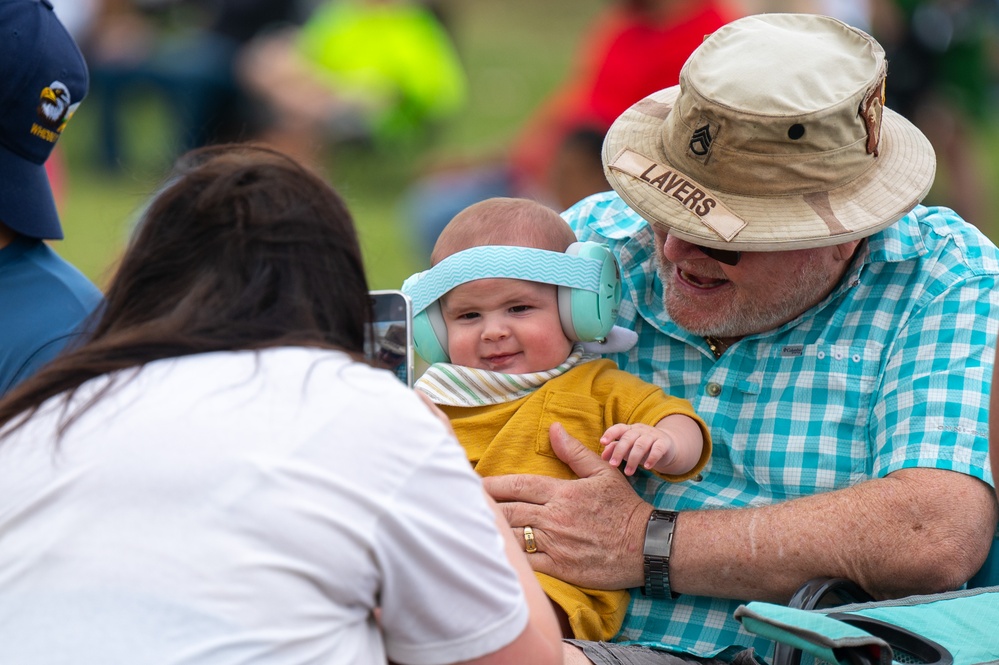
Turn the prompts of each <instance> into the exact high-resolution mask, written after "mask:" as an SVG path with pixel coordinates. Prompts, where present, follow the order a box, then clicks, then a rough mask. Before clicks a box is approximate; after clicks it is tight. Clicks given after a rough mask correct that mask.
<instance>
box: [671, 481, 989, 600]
mask: <svg viewBox="0 0 999 665" xmlns="http://www.w3.org/2000/svg"><path fill="white" fill-rule="evenodd" d="M995 522H996V502H995V498H994V496H993V495H992V491H991V489H990V488H989V487H988V486H987V485H986V484H985V483H983V482H981V481H979V480H977V479H975V478H972V477H970V476H965V475H963V474H959V473H955V472H950V471H942V470H936V469H905V470H901V471H898V472H896V473H893V474H892V475H891V476H889V477H888V478H884V479H878V480H872V481H868V482H865V483H861V484H859V485H856V486H854V487H850V488H847V489H843V490H839V491H835V492H829V493H826V494H820V495H816V496H811V497H805V498H801V499H796V500H793V501H788V502H785V503H781V504H777V505H772V506H765V507H761V508H746V509H733V510H702V511H690V512H683V513H681V514H680V518H679V519H678V520H677V524H676V529H675V533H674V540H673V548H672V552H671V558H670V581H671V585H672V589H673V591H675V592H679V593H685V594H697V595H707V596H716V597H726V598H739V599H752V600H769V601H774V602H786V601H787V600H788V599H789V598H790V596H791V594H792V593H794V591H795V590H796V589H797V588H798V587H799V586H800V585H801V584H802V583H804V582H805V581H807V580H809V579H811V578H813V577H820V576H830V577H846V578H849V579H852V580H853V581H855V582H857V583H858V584H860V585H861V586H862V587H863V588H864V589H866V590H867V591H868V592H869V593H872V594H873V595H875V596H877V597H897V596H902V595H908V594H913V593H930V592H936V591H943V590H945V589H949V588H954V587H956V586H959V585H960V584H962V583H963V582H964V581H965V580H967V578H968V577H970V576H971V575H972V574H973V573H974V572H975V571H976V570H977V568H978V567H979V566H980V565H981V563H982V561H983V560H984V558H985V555H986V553H987V552H988V548H989V546H990V545H991V543H992V529H993V527H994V525H995Z"/></svg>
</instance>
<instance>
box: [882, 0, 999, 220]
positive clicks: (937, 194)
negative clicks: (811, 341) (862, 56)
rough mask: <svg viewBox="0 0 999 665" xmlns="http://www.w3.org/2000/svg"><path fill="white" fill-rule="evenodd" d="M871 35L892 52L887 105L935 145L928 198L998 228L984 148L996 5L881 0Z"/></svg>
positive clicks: (997, 31)
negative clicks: (933, 178)
mask: <svg viewBox="0 0 999 665" xmlns="http://www.w3.org/2000/svg"><path fill="white" fill-rule="evenodd" d="M875 8H876V10H877V11H876V12H875V13H874V18H875V22H874V25H873V34H874V36H875V37H876V38H877V39H878V41H880V42H881V44H883V45H884V47H885V51H886V53H887V56H888V80H887V102H886V103H887V105H888V106H890V107H891V108H893V109H895V110H896V111H898V112H899V113H901V114H902V115H904V116H905V117H907V118H908V119H909V120H911V121H912V123H913V124H914V125H916V126H917V127H919V129H920V130H922V132H923V133H924V134H926V137H927V138H928V139H929V140H930V143H931V144H932V145H933V148H934V150H935V151H936V155H937V161H938V163H939V167H940V168H939V175H938V177H937V180H936V182H935V183H934V187H933V189H932V190H931V191H930V194H929V196H928V198H927V200H928V201H929V202H930V203H931V204H939V205H946V206H949V207H951V208H953V209H954V210H956V211H957V212H958V213H960V214H961V216H962V217H964V218H965V219H967V220H968V221H969V222H971V223H973V224H976V225H978V226H979V227H980V228H982V230H983V231H985V232H986V233H987V234H994V233H995V232H996V231H997V224H996V214H995V212H994V211H993V210H992V209H991V207H992V206H991V204H990V202H989V190H990V187H989V184H988V180H987V176H986V175H985V173H984V172H983V168H982V164H983V162H984V159H983V155H981V154H980V145H981V141H980V138H981V135H982V134H983V133H985V132H988V131H989V128H988V123H989V121H990V120H991V118H990V116H992V115H993V114H994V109H995V102H996V92H997V90H996V82H997V80H999V78H997V74H999V51H997V43H999V42H997V37H999V3H996V2H994V1H993V0H876V1H875Z"/></svg>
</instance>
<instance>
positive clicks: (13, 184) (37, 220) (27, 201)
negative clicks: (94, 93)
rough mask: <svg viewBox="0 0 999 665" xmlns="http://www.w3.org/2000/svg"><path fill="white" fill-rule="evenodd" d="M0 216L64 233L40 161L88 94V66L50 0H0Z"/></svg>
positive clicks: (48, 233)
mask: <svg viewBox="0 0 999 665" xmlns="http://www.w3.org/2000/svg"><path fill="white" fill-rule="evenodd" d="M0 71H2V72H3V76H2V77H0V222H3V223H4V224H6V225H7V226H9V227H10V228H11V229H13V230H14V231H16V232H17V233H20V234H22V235H26V236H29V237H32V238H51V239H58V238H62V227H61V226H60V225H59V216H58V214H57V213H56V206H55V200H54V199H53V197H52V188H51V186H50V185H49V179H48V175H47V174H46V173H45V166H44V164H45V160H46V159H48V157H49V154H50V153H51V152H52V149H53V148H54V147H55V144H56V141H58V140H59V137H60V136H61V135H62V130H63V128H64V127H65V126H66V122H67V121H68V120H69V119H70V117H71V116H72V115H73V112H74V111H75V110H76V107H77V105H78V104H79V103H80V100H82V99H83V97H84V96H85V95H86V94H87V83H88V75H87V65H86V63H85V62H84V60H83V55H82V54H81V53H80V49H79V48H78V47H77V45H76V42H74V41H73V38H72V37H71V36H70V34H69V33H68V32H67V31H66V28H64V27H63V25H62V23H60V22H59V19H58V18H56V15H55V13H54V12H53V10H52V5H51V4H49V2H48V0H0Z"/></svg>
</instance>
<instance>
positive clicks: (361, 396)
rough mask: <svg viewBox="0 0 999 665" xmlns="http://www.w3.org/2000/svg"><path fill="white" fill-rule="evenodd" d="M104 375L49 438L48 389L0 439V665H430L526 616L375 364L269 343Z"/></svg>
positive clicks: (444, 439)
mask: <svg viewBox="0 0 999 665" xmlns="http://www.w3.org/2000/svg"><path fill="white" fill-rule="evenodd" d="M129 376H131V378H129ZM118 378H119V380H118V382H117V384H116V385H115V386H114V387H113V388H112V390H111V391H110V392H109V393H107V394H106V395H105V396H103V397H101V398H100V399H99V400H98V401H97V402H96V403H95V404H94V405H93V406H92V407H91V408H89V409H88V410H86V411H85V412H84V413H83V415H82V416H81V417H80V418H79V420H78V421H77V422H75V423H74V424H72V425H71V426H70V427H69V429H68V430H67V432H66V434H65V436H64V437H63V438H62V439H61V440H59V441H58V442H56V441H55V428H56V426H57V424H58V423H59V421H60V419H61V418H62V417H63V415H64V413H65V412H64V410H63V404H62V400H61V399H59V398H57V399H56V400H50V401H49V402H48V403H46V405H44V406H43V409H42V411H41V412H40V413H39V414H38V415H36V416H35V417H34V418H33V419H32V420H31V421H30V422H29V423H28V425H26V426H25V427H23V428H21V429H19V430H17V431H16V432H14V433H13V435H11V436H9V437H7V438H6V439H4V440H0V663H5V664H7V663H10V664H11V665H14V664H26V665H27V664H30V665H37V664H44V665H50V664H62V663H66V664H70V663H72V664H73V665H89V664H94V665H98V664H99V665H114V664H116V663H128V664H129V665H134V664H136V663H141V664H143V665H152V664H161V663H162V664H171V665H173V664H179V663H190V664H192V665H195V664H196V665H216V664H222V663H227V664H228V663H233V664H235V663H265V664H267V665H282V664H285V663H328V664H338V665H339V664H347V663H365V664H367V663H385V661H386V654H387V656H388V658H391V659H392V660H393V661H396V662H399V663H413V664H417V663H427V664H430V663H451V662H454V661H460V660H466V659H470V658H475V657H478V656H481V655H484V654H487V653H491V652H492V651H495V650H497V649H499V648H500V647H502V646H504V645H506V644H508V643H509V642H511V641H512V640H513V639H514V638H516V637H517V636H518V635H519V634H520V633H521V631H522V630H523V629H524V627H525V626H526V624H527V616H528V613H527V606H526V604H525V600H524V597H523V593H522V590H521V588H520V585H519V583H518V581H517V577H516V574H515V573H514V571H513V569H512V568H511V567H510V566H509V564H508V562H507V561H506V558H505V556H504V554H503V545H502V541H501V538H500V536H499V534H498V533H497V532H496V527H495V522H494V518H493V515H492V513H491V511H490V510H489V508H488V507H487V505H486V503H485V500H484V498H483V495H482V489H481V484H480V480H479V479H478V477H477V476H476V475H475V474H474V472H473V471H472V470H471V468H470V467H469V465H468V462H467V460H466V458H465V454H464V452H463V451H462V449H461V448H460V447H459V446H458V444H457V442H456V441H454V439H452V438H451V437H450V436H448V434H447V433H446V431H445V428H444V427H443V425H442V424H441V423H439V422H438V421H437V420H436V419H435V418H434V417H433V416H432V415H431V414H430V413H429V412H428V411H427V409H426V408H425V407H424V406H423V404H421V403H420V402H419V400H418V399H417V397H416V396H415V394H413V393H412V392H411V391H409V390H407V389H406V388H405V387H404V386H403V385H402V384H401V383H399V382H398V381H397V380H396V379H395V378H394V377H393V376H392V375H391V374H389V373H388V372H385V371H382V370H374V369H371V368H369V367H367V366H364V365H361V364H358V363H354V362H352V361H351V360H350V359H349V358H348V357H347V356H346V355H344V354H342V353H337V352H330V351H322V350H315V349H304V348H281V349H272V350H267V351H262V352H257V353H254V352H234V353H212V354H203V355H197V356H189V357H186V358H180V359H174V360H165V361H159V362H155V363H151V364H149V365H147V366H146V367H145V368H144V369H142V370H141V371H139V372H137V373H136V372H134V371H133V372H125V373H123V374H122V375H120V376H119V377H118ZM106 382H107V379H106V377H103V378H101V379H97V380H94V381H91V382H89V383H87V384H85V385H84V386H83V387H82V388H81V391H80V392H79V393H78V397H77V399H76V400H75V401H74V403H73V406H71V407H70V409H69V413H70V414H72V413H74V412H75V410H76V407H77V406H78V405H79V404H81V403H82V402H83V401H85V400H86V399H87V398H88V397H90V396H93V395H94V393H95V391H97V390H99V389H100V388H101V387H103V386H105V385H106ZM378 606H381V607H382V608H383V610H382V614H381V630H379V628H378V626H377V625H376V622H375V620H374V618H373V615H372V610H373V609H374V608H375V607H378Z"/></svg>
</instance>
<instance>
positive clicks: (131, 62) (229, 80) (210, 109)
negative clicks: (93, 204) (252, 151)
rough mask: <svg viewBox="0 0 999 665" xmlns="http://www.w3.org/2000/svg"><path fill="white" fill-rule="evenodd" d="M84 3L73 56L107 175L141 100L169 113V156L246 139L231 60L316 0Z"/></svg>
mask: <svg viewBox="0 0 999 665" xmlns="http://www.w3.org/2000/svg"><path fill="white" fill-rule="evenodd" d="M62 1H63V2H66V3H68V2H69V0H62ZM90 1H91V2H97V3H99V5H98V7H97V9H96V11H95V16H94V17H93V18H92V19H91V20H90V22H89V27H88V29H87V30H86V32H85V34H83V35H82V36H81V38H80V40H81V47H82V48H83V50H84V53H85V55H86V57H87V60H88V62H89V63H90V68H91V73H92V76H93V87H94V97H95V100H96V102H97V106H98V108H99V113H100V124H99V140H98V151H99V158H100V163H101V164H103V165H104V167H106V168H107V169H110V170H116V169H118V168H120V167H121V166H122V165H123V164H124V163H125V162H127V160H128V157H129V146H128V145H125V143H124V141H125V138H124V137H125V129H124V126H125V119H126V118H128V116H129V114H130V113H133V112H134V111H135V108H136V104H135V101H136V99H137V98H138V97H139V96H140V95H143V94H152V95H155V97H156V98H157V100H158V101H159V102H160V103H161V104H164V105H165V106H166V108H167V109H168V111H169V113H168V117H169V118H170V120H171V122H172V123H173V126H172V127H170V128H169V131H171V132H172V134H173V136H172V138H171V140H170V141H169V142H170V144H171V147H172V149H173V152H174V154H180V153H182V152H184V151H185V150H189V149H191V148H194V147H198V146H203V145H208V144H211V143H218V142H223V141H232V140H243V139H246V138H248V137H250V136H252V135H253V134H254V133H255V132H256V131H257V129H258V127H259V123H260V122H261V117H260V116H259V115H258V113H257V110H256V109H255V108H254V107H253V105H252V104H251V103H250V100H249V99H248V97H247V95H246V94H245V93H244V90H243V88H242V86H241V85H240V82H239V81H238V80H237V79H236V75H235V71H234V63H235V60H236V57H237V55H238V54H239V53H240V51H241V49H242V48H243V47H244V46H245V45H246V44H247V43H248V42H249V41H250V40H251V39H252V38H254V37H255V36H257V35H258V34H260V33H262V32H264V31H266V30H270V29H276V28H277V27H279V26H286V25H296V24H300V23H301V22H302V21H304V20H305V17H306V16H308V15H309V14H310V13H311V11H312V8H313V4H314V3H315V2H316V1H317V0H284V1H280V2H277V1H275V0H209V1H205V0H90Z"/></svg>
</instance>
